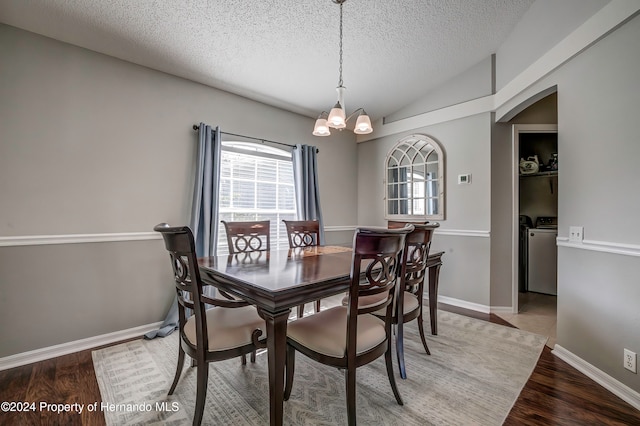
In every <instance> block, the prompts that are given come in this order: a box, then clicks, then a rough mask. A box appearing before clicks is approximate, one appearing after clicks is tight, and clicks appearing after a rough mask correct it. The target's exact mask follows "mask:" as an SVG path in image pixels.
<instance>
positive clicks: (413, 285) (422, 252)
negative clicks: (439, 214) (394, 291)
mask: <svg viewBox="0 0 640 426" xmlns="http://www.w3.org/2000/svg"><path fill="white" fill-rule="evenodd" d="M407 224H411V225H413V226H414V230H413V231H412V232H411V233H409V234H408V235H407V238H406V240H405V251H406V255H405V259H406V265H405V274H404V283H403V284H404V288H405V289H407V290H410V291H412V293H414V294H418V293H419V294H420V296H421V295H422V286H423V285H424V280H425V276H426V273H427V261H428V258H429V250H430V249H431V241H432V239H433V233H434V231H435V230H436V229H437V228H438V227H440V224H439V223H436V222H424V223H414V222H398V221H389V222H388V227H389V229H397V228H399V227H401V226H404V225H407ZM418 286H419V287H420V288H418Z"/></svg>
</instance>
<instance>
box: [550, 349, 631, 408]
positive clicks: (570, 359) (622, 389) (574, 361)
mask: <svg viewBox="0 0 640 426" xmlns="http://www.w3.org/2000/svg"><path fill="white" fill-rule="evenodd" d="M551 353H552V354H554V355H555V356H557V357H558V358H560V359H561V360H563V361H564V362H566V363H567V364H569V365H571V366H572V367H573V368H575V369H576V370H578V371H580V372H581V373H582V374H584V375H585V376H587V377H589V378H590V379H592V380H593V381H595V382H596V383H598V384H599V385H601V386H602V387H604V388H605V389H607V390H608V391H609V392H611V393H613V394H614V395H616V396H617V397H619V398H620V399H622V400H623V401H625V402H627V403H629V404H631V405H632V406H633V407H634V408H636V409H638V410H640V393H638V392H636V391H635V390H633V389H631V388H630V387H629V386H627V385H625V384H624V383H621V382H619V381H618V380H616V379H614V378H613V377H611V376H609V375H608V374H607V373H605V372H604V371H602V370H600V369H599V368H597V367H594V366H593V365H591V364H589V363H588V362H587V361H585V360H583V359H582V358H580V357H579V356H577V355H575V354H574V353H572V352H570V351H568V350H567V349H565V348H563V347H562V346H560V345H558V344H556V345H555V348H554V349H553V350H552V351H551Z"/></svg>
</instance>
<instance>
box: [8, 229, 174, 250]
mask: <svg viewBox="0 0 640 426" xmlns="http://www.w3.org/2000/svg"><path fill="white" fill-rule="evenodd" d="M160 239H162V237H161V236H160V235H159V234H158V233H157V232H118V233H105V234H63V235H19V236H14V237H0V247H13V246H42V245H50V244H80V243H108V242H113V241H141V240H160Z"/></svg>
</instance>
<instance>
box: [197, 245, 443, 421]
mask: <svg viewBox="0 0 640 426" xmlns="http://www.w3.org/2000/svg"><path fill="white" fill-rule="evenodd" d="M438 259H439V258H438ZM198 262H199V267H200V274H201V276H202V280H203V282H204V283H205V284H208V285H212V286H215V287H217V288H218V289H220V290H223V291H225V292H227V293H230V294H233V295H235V296H238V297H240V298H242V299H244V300H246V301H248V302H249V303H251V304H253V305H255V306H256V307H257V309H258V312H259V313H260V315H261V316H262V317H263V318H264V320H265V323H266V329H267V330H266V331H267V359H268V369H269V403H270V411H269V414H270V424H271V425H282V421H283V391H284V369H285V354H286V343H287V320H288V318H289V315H290V313H291V308H292V307H296V306H298V305H301V304H303V303H308V302H313V301H315V300H319V299H322V298H325V297H329V296H333V295H336V294H340V293H344V292H346V291H347V290H348V288H349V276H350V273H351V265H352V250H351V248H349V247H344V246H316V247H305V248H296V249H288V250H270V251H263V252H252V253H240V254H233V255H222V256H213V257H208V258H201V259H198ZM436 264H437V267H438V269H439V266H440V264H441V261H440V262H439V263H438V262H434V266H436ZM435 278H436V279H437V275H436V276H435ZM435 289H436V291H437V284H436V285H435ZM434 299H435V297H434ZM432 331H433V328H432Z"/></svg>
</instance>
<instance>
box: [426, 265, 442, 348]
mask: <svg viewBox="0 0 640 426" xmlns="http://www.w3.org/2000/svg"><path fill="white" fill-rule="evenodd" d="M440 266H442V263H438V264H436V265H434V266H432V267H430V268H429V318H430V320H431V334H433V335H434V336H437V335H438V279H439V277H440Z"/></svg>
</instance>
